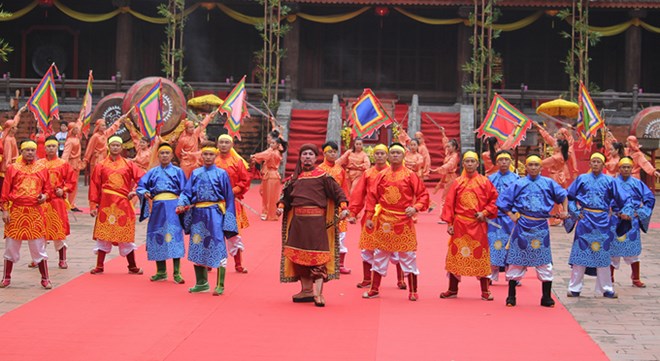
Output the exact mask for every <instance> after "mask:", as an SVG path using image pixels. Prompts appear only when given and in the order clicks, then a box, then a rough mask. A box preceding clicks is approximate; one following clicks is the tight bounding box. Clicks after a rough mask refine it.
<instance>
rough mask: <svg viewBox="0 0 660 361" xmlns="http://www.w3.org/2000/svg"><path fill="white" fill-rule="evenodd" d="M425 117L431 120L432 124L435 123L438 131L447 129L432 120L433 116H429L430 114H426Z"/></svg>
mask: <svg viewBox="0 0 660 361" xmlns="http://www.w3.org/2000/svg"><path fill="white" fill-rule="evenodd" d="M424 115H426V118H428V120H430V121H431V123H433V124H434V125H435V126H436V127H438V129H440V130H444V129H445V128H444V127H441V126H440V124H438V123H436V122H435V120H433V118H431V116H430V115H428V113H424Z"/></svg>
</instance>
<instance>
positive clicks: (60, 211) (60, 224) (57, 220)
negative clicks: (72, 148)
mask: <svg viewBox="0 0 660 361" xmlns="http://www.w3.org/2000/svg"><path fill="white" fill-rule="evenodd" d="M37 163H39V164H41V165H43V166H44V167H45V168H46V169H47V171H48V181H49V182H50V189H51V193H50V194H49V195H48V201H47V202H45V203H43V204H42V205H41V207H42V208H43V212H44V219H45V221H46V240H47V241H62V240H64V239H65V238H66V236H68V235H69V234H70V233H71V232H70V230H69V216H68V214H67V211H68V209H67V208H68V206H67V202H66V197H67V194H68V193H69V192H71V189H73V187H74V186H75V179H74V176H75V174H76V173H75V172H74V171H73V168H72V167H71V165H70V164H69V163H67V162H66V161H64V160H63V159H60V158H55V159H53V160H48V159H47V158H44V159H39V160H38V161H37ZM57 188H61V189H62V190H63V191H64V194H63V195H62V197H58V196H57V195H56V194H55V191H56V190H57Z"/></svg>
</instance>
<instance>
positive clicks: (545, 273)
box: [506, 263, 553, 282]
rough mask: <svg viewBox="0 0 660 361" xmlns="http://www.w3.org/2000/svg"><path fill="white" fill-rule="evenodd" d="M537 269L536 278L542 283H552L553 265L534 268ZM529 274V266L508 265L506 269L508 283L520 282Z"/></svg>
mask: <svg viewBox="0 0 660 361" xmlns="http://www.w3.org/2000/svg"><path fill="white" fill-rule="evenodd" d="M534 268H535V269H536V278H538V279H539V281H541V282H547V281H552V279H553V272H552V263H548V264H544V265H541V266H536V267H534ZM526 272H527V266H517V265H512V264H511V265H508V266H507V267H506V280H507V281H520V280H521V279H522V278H523V277H524V276H525V273H526Z"/></svg>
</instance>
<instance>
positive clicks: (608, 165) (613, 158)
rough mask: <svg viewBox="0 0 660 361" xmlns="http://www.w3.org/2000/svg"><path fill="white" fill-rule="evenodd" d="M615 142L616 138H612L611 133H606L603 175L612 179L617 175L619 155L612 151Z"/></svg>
mask: <svg viewBox="0 0 660 361" xmlns="http://www.w3.org/2000/svg"><path fill="white" fill-rule="evenodd" d="M615 142H616V138H614V136H612V133H610V132H607V134H606V135H605V142H604V144H603V148H604V149H605V159H606V160H605V174H609V175H611V176H612V177H616V176H617V175H618V174H619V160H621V157H619V153H618V152H616V151H612V144H613V143H615Z"/></svg>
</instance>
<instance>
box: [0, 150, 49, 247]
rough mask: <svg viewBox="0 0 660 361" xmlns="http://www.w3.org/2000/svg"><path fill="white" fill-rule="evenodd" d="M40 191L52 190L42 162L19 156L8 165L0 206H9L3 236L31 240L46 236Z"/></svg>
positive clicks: (6, 208)
mask: <svg viewBox="0 0 660 361" xmlns="http://www.w3.org/2000/svg"><path fill="white" fill-rule="evenodd" d="M40 194H51V190H50V183H49V182H48V171H47V170H46V168H45V167H44V165H43V164H39V163H37V162H31V163H27V162H25V160H21V161H19V162H16V163H14V164H11V165H9V168H7V172H6V173H5V181H4V184H3V186H2V192H1V193H0V207H2V209H3V210H9V223H7V224H5V238H12V239H15V240H18V241H30V240H35V239H39V238H44V237H45V236H46V223H45V221H44V212H43V208H42V207H41V206H40V205H39V203H38V202H37V197H39V195H40Z"/></svg>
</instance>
